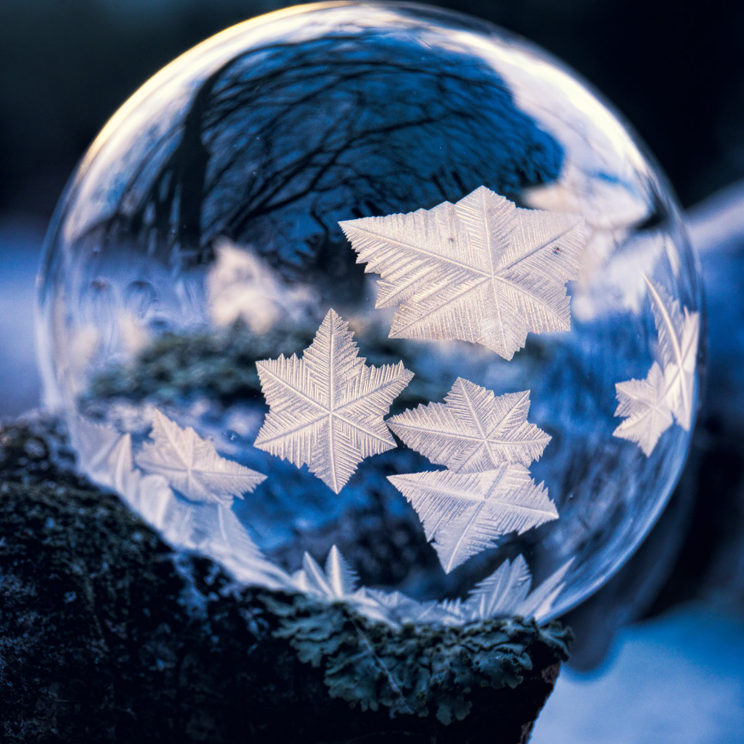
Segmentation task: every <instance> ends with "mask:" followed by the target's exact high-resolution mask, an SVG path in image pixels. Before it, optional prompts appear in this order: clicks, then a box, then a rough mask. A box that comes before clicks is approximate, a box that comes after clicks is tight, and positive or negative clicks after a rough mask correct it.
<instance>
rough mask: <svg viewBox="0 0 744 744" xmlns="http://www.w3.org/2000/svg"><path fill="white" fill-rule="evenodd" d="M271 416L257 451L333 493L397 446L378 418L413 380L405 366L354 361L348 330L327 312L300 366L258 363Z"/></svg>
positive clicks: (294, 361)
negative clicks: (304, 472) (303, 471)
mask: <svg viewBox="0 0 744 744" xmlns="http://www.w3.org/2000/svg"><path fill="white" fill-rule="evenodd" d="M256 367H257V369H258V376H259V379H260V381H261V389H262V391H263V394H264V397H265V398H266V402H267V403H268V405H269V407H270V410H269V413H268V415H267V417H266V420H265V421H264V424H263V426H262V427H261V430H260V431H259V432H258V436H257V437H256V442H255V445H256V447H258V448H259V449H262V450H265V451H266V452H270V453H271V454H272V455H276V456H278V457H283V458H285V459H287V460H289V461H290V462H292V463H293V464H294V465H296V466H297V467H300V466H301V465H303V464H307V466H308V467H309V468H310V472H312V473H313V474H315V475H316V476H317V477H318V478H320V479H321V480H322V481H323V482H324V483H326V485H328V487H329V488H331V489H332V490H333V491H334V492H335V493H338V492H339V491H340V490H341V489H342V488H343V487H344V486H345V485H346V483H347V481H348V480H349V478H350V477H351V476H352V474H353V473H354V471H355V470H356V468H357V466H358V465H359V463H360V462H361V461H362V460H364V459H365V458H366V457H370V456H371V455H377V454H379V453H381V452H385V451H386V450H389V449H393V448H394V447H395V440H394V439H393V437H392V435H391V434H390V432H389V431H388V429H387V426H386V425H385V422H384V421H383V416H385V414H387V412H388V411H389V410H390V405H391V404H392V402H393V400H394V399H395V398H396V397H397V396H398V395H399V394H400V393H401V391H402V390H403V389H404V388H405V387H406V385H408V383H409V382H410V381H411V378H412V377H413V373H412V372H409V371H408V370H407V369H406V368H405V367H404V366H403V362H399V363H398V364H385V365H383V366H382V367H375V366H372V365H368V364H366V363H365V359H364V357H360V356H359V352H358V349H357V345H356V343H355V342H354V340H353V335H352V333H351V331H350V330H349V327H348V323H346V321H344V320H343V319H342V318H341V317H339V316H338V315H337V314H336V312H335V311H334V310H329V311H328V314H327V315H326V317H325V319H324V320H323V322H322V324H321V326H320V328H319V329H318V332H317V333H316V335H315V338H314V339H313V342H312V344H310V346H309V347H308V348H307V349H305V351H304V352H303V355H302V359H298V358H297V356H296V355H292V356H291V357H289V358H286V357H285V356H284V355H282V356H280V357H279V358H278V359H269V360H265V361H260V362H256Z"/></svg>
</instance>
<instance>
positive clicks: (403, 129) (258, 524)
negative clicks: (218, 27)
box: [39, 3, 701, 622]
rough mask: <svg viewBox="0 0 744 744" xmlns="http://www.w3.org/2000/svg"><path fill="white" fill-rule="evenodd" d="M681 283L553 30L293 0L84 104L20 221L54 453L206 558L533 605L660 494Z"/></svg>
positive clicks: (625, 160) (678, 403) (681, 245)
mask: <svg viewBox="0 0 744 744" xmlns="http://www.w3.org/2000/svg"><path fill="white" fill-rule="evenodd" d="M453 205H454V206H453ZM417 210H418V211H417ZM396 215H397V216H396ZM372 217H379V218H380V219H379V220H372V219H370V218H372ZM339 223H341V224H339ZM566 290H567V291H568V295H569V296H570V298H571V303H570V309H569V305H568V304H567V301H566V300H565V299H564V294H565V292H566ZM700 297H701V292H700V279H699V274H698V271H697V268H696V265H695V261H694V258H693V256H692V253H691V250H690V247H689V245H688V243H687V240H686V237H685V233H684V229H683V226H682V223H681V220H680V217H679V213H678V209H677V206H676V204H675V202H674V199H673V197H672V195H671V194H670V192H669V189H668V187H667V186H666V184H665V183H664V181H663V179H662V178H661V177H660V176H659V174H658V172H657V171H656V169H655V167H654V166H653V165H652V164H651V163H650V162H649V160H648V158H647V156H645V155H644V154H643V152H642V150H641V148H640V147H639V145H638V143H637V142H636V140H635V138H634V137H633V135H632V134H631V133H630V132H629V131H628V129H627V127H626V126H625V125H624V124H623V122H622V121H621V120H619V119H618V118H617V116H616V115H615V114H613V113H612V112H611V110H610V109H609V108H608V107H607V105H606V104H605V103H603V102H602V101H601V100H599V99H598V98H597V97H596V95H595V94H594V93H592V92H591V91H590V90H588V89H587V87H586V86H585V85H584V84H583V83H582V82H580V81H579V80H577V78H576V77H575V76H574V75H573V74H572V73H571V72H569V71H567V70H566V69H565V68H564V67H563V66H562V65H561V64H560V63H558V62H556V61H555V60H553V59H551V58H550V57H549V56H548V55H547V54H545V53H544V52H542V51H540V50H539V49H536V48H535V47H533V46H531V45H529V44H527V43H525V42H523V41H521V40H517V39H515V38H513V37H511V36H509V35H508V34H506V33H505V32H503V31H501V30H498V29H496V28H495V27H493V26H490V25H487V24H485V23H481V22H479V21H476V20H474V19H471V18H468V17H466V16H462V15H457V14H453V13H449V12H444V11H440V10H435V9H431V8H426V7H424V6H418V7H417V6H412V5H400V6H398V5H392V4H391V5H384V6H374V5H346V4H335V3H334V4H329V5H322V4H321V5H313V6H309V7H299V8H294V9H292V10H288V11H282V12H279V13H273V14H270V15H267V16H264V17H261V18H258V19H256V20H253V21H249V22H247V23H244V24H240V25H238V26H235V27H233V28H230V29H228V30H226V31H224V32H223V33H221V34H218V35H217V36H215V37H213V38H211V39H209V40H208V41H206V42H204V43H203V44H201V45H199V46H197V47H195V48H194V49H192V50H191V51H189V52H188V53H186V54H185V55H183V56H181V57H179V58H178V59H177V60H176V61H174V62H173V63H172V64H170V65H168V66H167V67H166V68H164V69H163V70H162V71H161V72H160V73H158V74H157V75H156V76H155V77H154V78H152V80H150V81H149V82H148V83H146V84H145V85H144V86H143V87H142V88H141V89H140V90H139V91H138V92H137V93H135V95H134V96H133V97H132V98H131V99H130V100H129V101H128V102H127V103H125V104H124V106H122V108H121V109H120V110H119V111H118V112H117V113H116V114H115V115H114V116H113V118H112V119H111V121H110V122H109V123H108V124H107V125H106V127H105V128H104V129H103V131H102V132H101V134H100V135H99V136H98V138H97V139H96V140H95V141H94V143H93V144H92V146H91V148H90V149H89V151H88V153H87V154H86V155H85V157H84V158H83V160H82V163H81V164H80V166H79V167H78V169H77V171H76V172H75V174H74V175H73V177H72V179H71V181H70V183H69V185H68V187H67V190H66V192H65V194H64V196H63V198H62V199H61V201H60V204H59V206H58V209H57V212H56V215H55V218H54V220H53V224H52V226H51V229H50V232H49V237H48V241H47V246H46V254H45V260H44V265H43V269H42V273H41V278H40V323H39V336H40V349H41V353H40V357H41V364H42V368H43V373H44V378H45V387H46V396H47V402H48V403H49V404H50V405H52V406H54V407H56V408H59V409H61V410H62V411H63V412H64V413H65V415H66V416H67V419H68V422H69V425H70V429H71V432H72V436H73V440H74V444H75V446H76V448H77V449H78V455H79V461H80V464H81V467H82V468H83V469H85V470H86V471H87V472H88V474H89V475H91V477H93V478H94V479H96V480H97V481H98V482H100V483H102V484H104V485H107V486H110V487H113V488H115V489H116V490H118V491H119V492H120V493H121V494H122V496H123V497H124V498H125V499H126V500H127V501H128V502H129V503H130V504H131V505H132V506H133V507H134V508H135V509H137V510H139V511H140V512H141V513H142V514H143V516H145V517H146V518H147V519H148V520H149V521H150V522H152V523H153V524H154V525H155V526H156V527H158V528H159V529H160V530H161V531H162V533H163V534H164V536H165V537H166V538H167V539H168V540H169V541H170V542H171V543H173V544H175V545H176V546H178V547H183V548H187V549H195V550H198V551H201V552H203V553H206V554H208V555H210V556H212V557H214V558H216V559H218V560H220V561H221V562H222V563H224V564H225V565H226V566H227V567H228V568H230V569H231V570H232V571H233V572H234V573H235V574H236V575H237V576H238V578H241V579H243V580H245V581H256V582H261V583H266V584H268V585H271V586H281V585H283V584H286V583H287V582H290V584H291V585H293V586H295V587H299V588H303V589H305V590H306V591H314V592H315V593H320V594H330V595H333V596H340V595H348V594H350V593H351V592H352V591H353V590H354V589H355V588H356V586H357V584H358V583H360V584H361V585H363V587H364V590H363V591H361V592H357V594H356V595H355V596H356V597H357V601H358V604H359V606H360V608H361V609H362V610H363V611H366V612H368V614H371V615H373V616H382V615H385V613H386V612H388V611H389V612H390V613H391V616H392V615H394V614H395V612H398V614H399V616H405V617H407V618H409V619H410V618H417V617H421V618H424V617H426V616H427V613H428V617H429V618H434V619H440V620H443V621H446V622H455V621H457V619H458V618H460V619H463V618H465V619H467V618H468V617H471V618H472V617H473V616H474V615H473V613H475V614H477V612H475V610H474V609H473V608H474V602H476V600H477V601H480V602H481V605H480V610H478V612H480V613H481V615H483V614H484V613H485V614H488V613H491V614H493V613H496V614H498V613H499V612H507V611H513V612H526V613H534V614H536V616H537V617H538V618H539V619H548V618H552V617H556V616H558V615H560V614H561V613H563V612H564V611H565V610H567V609H569V608H570V607H572V606H574V605H575V604H577V603H578V602H580V601H581V600H582V599H584V598H586V597H587V596H588V595H589V594H590V593H591V592H592V591H594V590H595V589H596V588H598V587H599V586H600V585H601V584H602V583H603V582H605V581H606V580H607V579H608V578H609V577H610V576H611V575H612V574H613V573H614V572H615V571H616V570H617V569H618V568H619V567H620V566H621V565H622V563H623V562H624V561H625V560H626V559H627V557H628V556H629V555H630V554H631V552H632V551H633V550H634V549H635V548H636V547H637V545H638V544H639V543H640V541H641V540H642V539H643V538H644V536H645V535H646V533H647V532H648V531H649V529H650V528H651V526H652V524H653V522H654V520H655V519H656V517H657V516H658V514H659V513H660V511H661V510H662V509H663V507H664V505H665V503H666V500H667V498H668V496H669V494H670V491H671V489H672V487H673V485H674V483H675V481H676V479H677V477H678V475H679V472H680V470H681V468H682V465H683V462H684V459H685V456H686V452H687V448H688V445H689V440H690V434H691V429H692V426H693V423H694V414H695V408H696V401H697V389H698V384H699V383H698V366H697V361H698V359H697V358H698V351H697V349H698V333H699V327H700V314H701V304H700V303H701V299H700ZM354 344H356V346H354ZM308 349H309V350H308ZM282 355H284V356H282ZM292 355H298V356H297V357H292ZM364 360H366V361H364ZM256 362H259V364H258V365H257V364H256ZM385 421H387V422H388V423H389V427H388V425H387V424H386V423H385ZM188 427H193V430H194V432H193V433H192V432H190V431H189V430H188ZM391 432H393V433H394V435H395V436H393V433H391ZM389 476H390V479H389ZM342 556H343V557H342ZM326 561H327V562H326ZM324 562H326V566H325V570H324V569H321V567H320V566H321V565H322V564H323V563H324ZM347 569H348V570H347ZM497 570H500V571H501V573H496V574H495V573H494V572H497ZM351 571H353V572H355V573H356V574H357V575H358V578H356V579H355V578H353V577H352V573H351ZM489 577H491V579H490V582H489V581H486V584H485V585H484V584H482V583H480V582H483V581H484V580H488V578H489ZM499 581H500V582H501V584H499ZM324 582H325V583H324ZM530 582H531V586H532V588H533V589H534V588H535V587H538V586H539V587H541V588H540V589H539V590H538V591H537V592H533V594H532V595H531V599H525V595H526V592H527V589H528V588H529V586H530ZM478 586H480V590H476V593H475V595H473V594H470V595H469V592H472V591H473V589H474V587H478ZM498 587H500V589H498V591H499V592H500V595H499V596H501V597H502V599H498V597H497V592H496V589H497V588H498ZM489 591H491V594H489ZM395 592H401V593H402V594H396V593H395ZM468 596H471V597H474V598H475V599H472V600H471V602H470V604H469V605H468V604H467V602H460V603H457V602H450V603H446V604H440V605H436V606H434V605H431V604H430V603H429V604H427V602H429V600H438V601H441V600H443V599H455V598H460V599H464V598H466V597H468ZM497 600H498V601H497ZM432 607H433V608H434V609H432ZM463 608H466V609H463ZM468 608H469V609H468ZM468 613H470V615H468Z"/></svg>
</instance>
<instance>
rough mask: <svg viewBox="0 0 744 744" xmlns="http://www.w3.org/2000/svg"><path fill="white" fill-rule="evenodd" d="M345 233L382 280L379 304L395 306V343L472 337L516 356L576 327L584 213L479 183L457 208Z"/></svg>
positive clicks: (362, 223) (375, 221) (347, 226)
mask: <svg viewBox="0 0 744 744" xmlns="http://www.w3.org/2000/svg"><path fill="white" fill-rule="evenodd" d="M341 227H342V229H343V231H344V233H345V234H346V237H347V238H349V240H350V241H351V245H352V247H353V248H354V250H355V251H356V252H357V254H358V255H359V261H361V262H364V263H366V264H367V268H366V269H365V270H366V271H375V272H377V273H378V274H380V276H381V277H382V281H380V282H379V284H378V293H377V304H376V307H397V312H396V314H395V317H394V318H393V323H392V327H391V328H390V337H391V338H418V339H443V340H446V339H459V340H461V341H472V342H473V343H476V344H483V345H484V346H485V347H486V348H488V349H491V350H492V351H495V352H496V353H497V354H499V355H500V356H502V357H504V359H511V358H512V357H513V356H514V352H515V351H517V350H519V349H521V348H523V347H524V343H525V339H526V337H527V332H528V331H534V332H537V333H546V332H548V331H567V330H569V328H570V327H571V321H570V313H569V301H568V296H567V295H566V282H567V281H568V280H569V279H575V278H576V276H577V275H578V270H579V266H580V260H581V254H582V252H583V249H584V247H585V245H586V241H585V239H584V232H583V221H582V220H581V219H580V218H577V216H576V215H570V214H557V213H554V212H547V211H544V210H540V209H529V210H528V209H519V208H517V207H515V206H514V204H513V203H512V202H510V201H509V200H508V199H505V198H504V197H501V196H499V195H498V194H494V193H493V191H490V190H489V189H487V188H486V187H485V186H480V187H479V188H477V189H476V190H475V191H473V192H472V193H471V194H468V195H467V196H465V197H463V198H462V199H461V200H460V201H458V202H457V203H456V204H450V203H449V202H445V203H443V204H439V205H437V206H436V207H434V208H433V209H431V210H428V211H426V210H423V209H421V210H417V211H416V212H413V213H411V214H394V215H390V216H387V217H365V218H361V219H358V220H353V221H351V222H342V223H341Z"/></svg>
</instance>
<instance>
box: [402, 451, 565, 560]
mask: <svg viewBox="0 0 744 744" xmlns="http://www.w3.org/2000/svg"><path fill="white" fill-rule="evenodd" d="M388 480H389V481H390V482H391V483H392V484H393V485H394V486H395V487H396V488H397V489H398V490H399V491H400V492H401V493H402V494H403V495H404V496H405V497H406V499H407V500H408V501H409V502H410V503H411V505H412V506H413V508H414V509H415V510H416V512H417V513H418V515H419V518H420V519H421V521H422V522H423V525H424V531H425V532H426V536H427V538H428V539H429V540H430V541H432V540H433V541H434V543H433V545H434V548H435V549H436V551H437V554H438V556H439V560H440V562H441V563H442V567H443V568H444V570H445V571H447V572H450V571H452V570H453V569H454V568H456V567H457V566H459V565H460V564H461V563H464V562H465V561H466V560H467V559H468V558H470V557H471V556H473V555H475V554H477V553H480V552H481V551H482V550H486V549H487V548H491V547H493V546H494V545H495V544H496V542H497V539H498V538H499V537H500V536H502V535H506V534H508V533H510V532H517V533H519V534H521V533H523V532H526V531H527V530H529V529H531V528H532V527H537V526H538V525H540V524H543V523H544V522H549V521H551V520H553V519H557V518H558V512H557V511H556V508H555V505H554V504H553V502H552V501H550V499H549V498H548V492H547V490H546V489H545V487H544V486H543V484H542V483H540V484H539V485H536V484H535V482H534V481H533V480H532V478H530V473H529V471H528V470H527V468H525V467H524V466H522V465H517V464H505V465H502V466H500V467H498V468H496V469H494V470H485V471H483V472H480V473H457V472H453V471H451V470H439V471H429V472H422V473H411V474H406V475H391V476H388Z"/></svg>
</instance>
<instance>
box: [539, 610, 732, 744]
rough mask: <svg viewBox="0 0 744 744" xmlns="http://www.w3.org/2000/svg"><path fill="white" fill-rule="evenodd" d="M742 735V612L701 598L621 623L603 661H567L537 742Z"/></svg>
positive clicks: (681, 743)
mask: <svg viewBox="0 0 744 744" xmlns="http://www.w3.org/2000/svg"><path fill="white" fill-rule="evenodd" d="M740 741H744V618H742V617H737V616H735V615H733V614H731V615H729V614H726V613H724V612H720V611H715V610H712V609H709V608H707V607H706V606H704V605H702V604H696V605H688V606H685V607H680V608H677V609H676V610H675V611H673V612H671V613H669V614H668V615H665V616H662V617H660V618H656V619H654V620H652V621H649V622H646V623H643V624H640V625H636V626H633V627H631V628H627V629H625V630H623V631H621V632H620V633H619V634H618V637H617V638H616V640H615V645H614V648H613V651H612V652H611V655H610V659H609V660H608V662H607V663H606V665H605V667H604V668H602V669H600V670H599V671H598V672H594V673H592V674H591V675H586V674H578V673H576V672H572V671H571V670H570V669H564V671H563V672H562V673H561V675H560V677H559V678H558V683H557V685H556V688H555V691H554V693H553V695H552V697H551V698H550V699H549V700H548V703H547V705H546V706H545V709H544V711H543V713H542V715H541V716H540V718H539V719H538V721H537V724H536V726H535V731H534V734H533V737H532V739H531V744H599V743H601V744H649V742H653V744H734V742H740Z"/></svg>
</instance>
